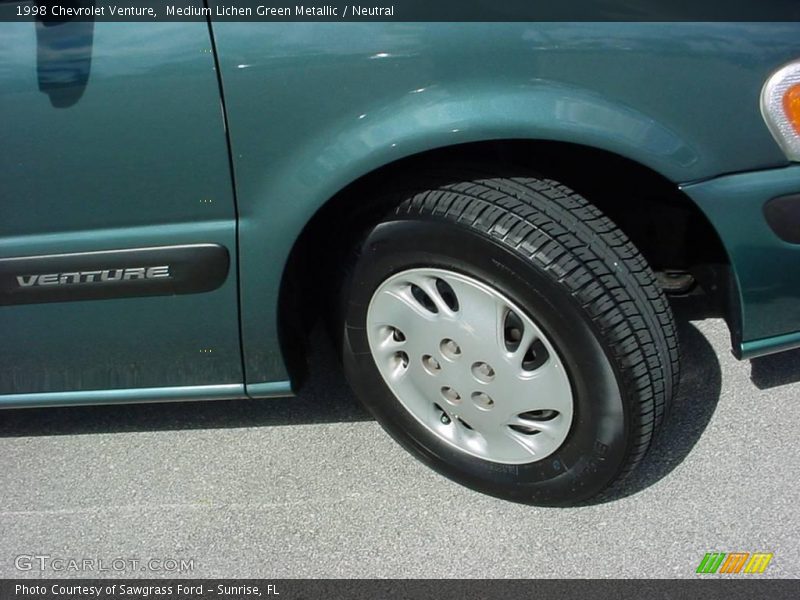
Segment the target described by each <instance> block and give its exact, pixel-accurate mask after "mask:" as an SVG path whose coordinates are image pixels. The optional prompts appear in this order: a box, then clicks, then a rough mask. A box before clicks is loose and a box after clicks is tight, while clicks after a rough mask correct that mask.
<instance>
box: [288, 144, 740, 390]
mask: <svg viewBox="0 0 800 600" xmlns="http://www.w3.org/2000/svg"><path fill="white" fill-rule="evenodd" d="M459 162H468V163H470V164H476V163H479V164H484V165H487V167H491V165H502V166H503V170H504V172H507V171H508V170H509V168H510V167H512V168H514V170H515V171H517V170H518V171H519V173H520V175H531V174H534V175H537V176H541V177H544V178H548V179H554V180H556V181H559V182H561V183H563V184H565V185H567V186H568V187H570V188H572V189H573V190H575V191H576V192H578V193H580V194H581V195H583V196H584V197H586V198H587V199H588V200H589V201H590V202H592V203H593V204H595V205H596V206H597V207H598V208H600V210H602V211H603V212H604V213H605V214H606V215H607V216H608V217H609V218H610V219H611V220H613V221H614V222H615V223H616V224H617V225H618V226H619V228H620V229H621V230H622V231H623V232H624V233H625V234H626V235H627V236H628V237H629V238H630V239H631V241H633V243H634V244H635V245H636V246H637V248H638V249H639V251H640V252H641V253H642V255H643V256H644V257H645V259H647V261H648V263H649V264H650V266H651V267H652V268H653V269H654V270H656V271H669V270H674V271H679V272H688V273H691V274H692V275H693V277H694V278H695V279H696V281H697V282H698V283H699V284H700V286H699V287H698V291H703V292H705V294H704V296H705V298H706V302H705V303H704V307H703V310H704V313H706V314H715V315H722V316H724V317H725V318H726V319H727V320H728V323H729V325H730V326H731V330H732V332H733V335H734V338H735V337H736V331H738V329H739V327H738V310H737V307H736V304H735V300H734V298H735V297H736V295H735V294H733V293H732V283H731V281H732V279H731V277H730V275H729V267H730V265H729V259H728V256H727V253H726V252H725V249H724V247H723V245H722V243H721V241H720V239H719V236H718V235H717V233H716V231H715V230H714V228H713V227H712V225H711V224H710V223H709V221H708V219H707V218H706V217H705V215H704V214H703V213H702V212H701V211H700V209H699V208H698V207H697V206H696V205H695V204H694V202H692V200H691V199H689V198H688V197H687V196H686V195H685V194H684V193H683V192H681V190H680V189H679V188H678V186H677V185H676V184H674V183H672V182H671V181H669V180H668V179H666V178H665V177H663V176H662V175H660V174H658V173H656V172H655V171H653V170H651V169H649V168H647V167H645V166H642V165H641V164H639V163H637V162H635V161H632V160H630V159H627V158H624V157H622V156H619V155H616V154H613V153H610V152H606V151H604V150H599V149H595V148H590V147H586V146H579V145H575V144H569V143H564V142H551V141H523V140H504V141H490V142H480V143H472V144H463V145H459V146H452V147H447V148H442V149H437V150H431V151H428V152H423V153H420V154H416V155H413V156H411V157H407V158H404V159H401V160H398V161H396V162H393V163H391V164H389V165H386V166H383V167H380V168H378V169H376V170H375V171H373V172H371V173H369V174H367V175H365V176H363V177H361V178H359V179H358V180H356V181H354V182H353V183H351V184H350V185H348V186H347V187H346V188H344V189H343V190H341V191H340V192H339V193H337V194H336V195H335V196H333V197H332V198H331V199H330V200H328V202H326V203H325V204H324V205H323V206H322V207H321V208H320V209H319V210H318V211H317V213H316V214H315V215H314V216H313V218H312V219H311V220H310V221H309V222H308V224H307V225H306V227H305V228H304V230H303V232H302V233H301V235H300V236H299V237H298V239H297V241H296V242H295V245H294V247H293V249H292V252H291V254H290V257H289V261H288V263H287V266H286V269H285V271H284V275H283V280H282V283H281V291H280V302H279V314H280V319H279V332H280V339H281V346H282V350H283V354H284V357H285V358H286V362H287V367H288V368H289V372H290V375H291V377H292V380H293V381H294V382H295V383H296V384H297V383H298V382H299V381H301V380H302V379H303V377H304V374H305V370H306V366H305V356H306V350H305V343H304V342H300V341H301V340H303V339H304V338H305V335H304V332H305V333H306V334H307V332H308V331H309V328H310V324H309V323H307V322H303V316H302V315H309V314H325V313H326V312H327V313H329V315H330V316H332V314H331V313H332V312H333V311H335V310H336V305H337V299H336V298H335V296H336V294H337V291H338V289H339V285H340V283H341V278H342V277H343V275H344V274H343V272H342V269H343V267H342V265H344V264H348V263H349V262H350V260H349V258H350V255H351V254H352V253H353V252H354V251H355V249H356V248H357V246H358V241H359V239H361V237H362V236H363V235H364V234H365V232H366V231H367V230H368V229H369V228H370V226H371V225H374V224H375V223H377V222H378V221H379V220H380V219H381V218H382V217H383V216H384V215H385V214H387V212H388V211H389V210H391V208H392V207H393V206H392V205H393V204H394V201H393V200H392V198H391V191H392V190H395V189H397V184H399V183H401V182H406V187H407V182H408V181H409V179H412V178H413V177H414V176H415V174H417V173H419V172H420V171H422V170H424V169H425V168H426V167H430V166H431V165H433V164H438V165H441V164H442V163H447V164H458V163H459ZM312 283H313V284H314V285H313V286H311V284H312ZM320 284H322V286H321V285H320ZM320 289H323V290H324V292H323V293H320Z"/></svg>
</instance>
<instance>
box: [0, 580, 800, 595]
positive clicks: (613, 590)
mask: <svg viewBox="0 0 800 600" xmlns="http://www.w3.org/2000/svg"><path fill="white" fill-rule="evenodd" d="M745 577H747V578H745ZM756 577H757V576H755V577H754V576H742V577H737V578H727V577H726V578H722V577H716V576H711V577H710V578H709V579H705V580H668V579H655V580H559V579H549V580H519V579H517V580H419V579H412V580H397V579H386V580H375V579H372V580H346V579H321V580H304V579H275V580H269V579H237V580H222V579H195V580H192V579H172V580H168V579H164V580H159V579H127V580H111V579H95V580H89V579H73V580H55V579H53V580H46V579H44V580H41V579H40V580H33V579H18V580H8V579H7V580H2V581H0V600H256V599H276V600H318V599H319V600H338V599H340V598H341V599H352V600H473V599H474V600H479V599H480V600H491V599H494V598H497V599H498V600H500V599H502V600H506V599H514V600H517V599H520V600H521V599H526V598H531V599H533V598H535V599H536V600H545V599H547V598H558V599H559V600H560V599H566V598H580V599H581V600H601V599H603V600H605V599H607V598H614V599H615V600H634V599H636V600H638V599H640V598H658V599H660V600H683V599H686V600H695V599H696V598H701V597H702V598H703V600H715V599H717V598H719V599H726V600H740V599H741V600H752V599H753V598H770V600H778V599H782V598H790V597H792V598H794V597H796V590H795V588H796V586H797V583H796V582H795V581H791V580H769V579H757V578H756Z"/></svg>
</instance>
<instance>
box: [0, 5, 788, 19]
mask: <svg viewBox="0 0 800 600" xmlns="http://www.w3.org/2000/svg"><path fill="white" fill-rule="evenodd" d="M364 2H365V3H364V4H360V3H355V4H353V3H349V4H348V3H345V2H343V1H342V2H338V3H337V1H336V0H310V1H297V2H295V1H294V0H208V1H207V2H204V1H202V0H166V1H165V0H0V21H15V20H37V19H38V20H42V21H45V22H47V21H51V22H52V21H59V20H79V21H82V20H94V21H145V22H159V21H203V20H207V19H210V20H212V21H213V20H217V21H332V22H335V21H397V22H408V21H450V22H458V21H465V22H466V21H494V22H500V21H505V22H510V21H800V1H798V0H364Z"/></svg>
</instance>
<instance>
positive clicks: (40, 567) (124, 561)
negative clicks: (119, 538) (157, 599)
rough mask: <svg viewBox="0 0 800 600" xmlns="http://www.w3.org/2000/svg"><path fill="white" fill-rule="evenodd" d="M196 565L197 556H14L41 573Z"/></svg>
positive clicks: (18, 564) (171, 569) (183, 569)
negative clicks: (195, 558) (195, 557)
mask: <svg viewBox="0 0 800 600" xmlns="http://www.w3.org/2000/svg"><path fill="white" fill-rule="evenodd" d="M194 567H195V562H194V559H193V558H136V557H127V556H115V557H113V558H98V557H81V558H76V557H71V556H70V557H68V556H51V555H49V554H20V555H18V556H17V557H15V558H14V568H16V569H17V571H35V572H41V573H44V572H54V573H109V572H110V573H131V572H140V573H141V572H149V573H191V572H192V571H194Z"/></svg>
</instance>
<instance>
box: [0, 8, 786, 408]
mask: <svg viewBox="0 0 800 600" xmlns="http://www.w3.org/2000/svg"><path fill="white" fill-rule="evenodd" d="M212 4H213V2H212ZM13 9H14V4H13V3H12V4H7V3H6V4H2V3H0V11H8V10H13ZM70 28H72V29H70ZM46 29H47V31H45V30H44V29H43V28H42V27H41V25H38V26H37V25H34V24H32V23H20V22H16V23H14V22H4V23H0V112H1V114H2V115H3V120H2V121H0V139H2V142H3V156H2V160H0V181H2V186H0V211H2V214H0V217H1V218H0V256H3V257H8V256H22V255H37V254H48V253H53V252H82V251H92V250H103V249H116V248H126V247H137V246H138V247H143V246H155V245H165V244H181V243H186V244H189V243H218V244H222V245H224V246H226V247H227V248H228V250H229V251H230V253H231V260H232V269H231V275H229V277H228V280H227V281H226V283H225V284H224V285H223V286H222V287H221V288H219V289H217V290H215V291H213V292H209V293H203V294H196V295H189V296H176V297H152V298H136V299H134V298H125V299H115V300H97V301H81V302H71V303H68V304H50V305H26V306H14V307H2V308H0V331H2V335H3V342H4V343H3V344H2V345H0V406H11V405H15V406H16V405H24V404H39V405H52V404H54V403H56V404H62V403H67V404H70V403H92V402H105V401H110V402H117V401H120V402H125V401H142V400H145V401H146V400H155V399H185V398H187V397H192V396H196V397H198V398H200V397H203V398H208V397H221V396H225V397H229V396H234V397H245V395H248V396H249V397H272V396H276V395H288V394H291V391H292V390H291V385H290V383H289V382H288V381H287V379H288V375H287V370H286V367H285V365H284V358H283V356H282V353H281V350H280V347H279V344H278V333H277V331H278V319H279V315H278V295H279V291H280V285H281V278H282V275H283V270H284V267H285V264H286V260H287V257H288V255H289V253H290V251H291V248H292V246H293V244H294V243H295V241H296V240H297V238H298V236H299V234H300V232H301V231H302V229H303V227H304V226H305V225H306V224H307V222H308V221H309V219H311V218H312V216H313V215H314V214H315V213H316V212H317V211H318V210H319V208H320V207H321V206H323V205H324V204H325V203H326V202H327V201H328V200H329V199H330V198H331V197H333V196H334V195H335V194H336V193H337V192H339V191H340V190H341V189H343V188H344V187H346V186H347V185H348V184H350V183H352V182H354V181H356V180H357V179H359V178H360V177H362V176H364V175H366V174H368V173H370V172H371V171H373V170H375V169H377V168H379V167H382V166H385V165H387V164H390V163H392V162H394V161H396V160H399V159H401V158H403V157H407V156H410V155H414V154H417V153H421V152H424V151H427V150H431V149H436V148H443V147H447V146H452V145H457V144H463V143H466V142H479V141H488V140H501V139H533V140H554V141H567V142H571V143H575V144H581V145H585V146H590V147H595V148H600V149H603V150H606V151H608V152H611V153H615V154H618V155H621V156H625V157H628V158H630V159H632V160H634V161H636V162H638V163H640V164H643V165H645V166H647V167H649V168H651V169H653V170H654V171H656V172H658V173H660V174H662V175H663V176H664V177H666V178H668V179H670V180H671V181H673V182H675V183H676V184H678V183H684V184H685V185H684V186H683V189H684V191H685V192H686V193H687V194H688V195H689V196H690V197H691V198H693V199H694V200H695V201H696V202H697V203H698V205H699V206H700V207H701V209H702V210H703V211H704V212H705V213H706V215H708V217H709V219H710V220H711V222H712V223H713V225H714V226H715V227H716V228H717V230H718V232H719V233H720V236H721V237H722V239H723V242H724V244H725V247H726V249H727V251H728V253H729V255H730V257H731V259H732V262H733V268H734V275H735V277H736V280H737V282H738V284H739V288H740V290H739V294H740V300H741V304H742V310H743V318H742V322H743V328H744V329H743V333H744V337H743V344H742V347H741V348H739V349H737V350H740V351H741V353H742V354H743V355H744V356H749V355H754V354H757V353H761V352H764V351H770V350H777V349H784V348H785V347H790V346H793V345H794V344H795V342H796V341H797V337H798V335H800V334H795V333H788V334H787V332H795V331H798V330H800V309H798V308H797V307H798V306H800V303H798V299H800V298H799V296H800V254H798V253H800V246H792V245H790V244H786V243H784V242H782V241H780V240H778V239H777V237H776V236H775V235H774V234H773V233H772V232H771V231H770V230H769V228H768V227H767V225H766V223H765V222H764V220H763V217H762V215H761V207H762V205H763V202H764V201H766V200H767V199H769V198H771V197H773V196H774V195H778V194H783V193H792V192H798V191H800V166H793V167H786V165H787V161H786V159H785V157H784V156H783V154H782V153H781V151H780V149H779V148H778V146H777V145H776V144H775V142H774V140H773V139H772V137H771V136H770V134H769V132H768V130H767V128H766V126H765V125H764V123H763V121H762V119H761V115H760V113H759V108H758V99H759V94H760V90H761V86H762V84H763V82H764V81H765V80H766V78H767V77H768V75H769V74H770V73H771V72H772V71H773V70H774V69H776V68H777V67H779V66H781V65H782V64H784V63H786V62H788V61H789V60H792V59H795V58H797V57H798V56H800V44H798V41H797V40H798V39H800V25H798V24H797V23H772V24H768V23H750V24H747V23H732V24H725V23H711V24H709V23H704V24H699V23H624V24H620V23H511V24H502V23H492V24H482V23H438V24H437V23H313V22H301V23H232V22H219V23H214V24H213V28H212V29H213V35H214V41H215V44H216V48H217V52H218V56H217V59H218V61H219V66H220V72H219V73H218V72H217V69H216V66H215V61H214V55H213V54H212V44H211V39H210V38H209V29H208V27H207V24H206V23H201V22H194V23H159V24H149V23H95V24H93V26H92V27H87V26H86V25H85V24H83V25H80V24H71V25H70V24H69V23H65V24H60V25H57V26H54V27H50V28H46ZM59 32H60V33H59ZM37 43H38V44H39V46H37ZM43 43H45V47H44V50H45V51H44V52H43V53H42V52H39V51H41V50H42V44H43ZM48 44H49V45H48ZM65 49H66V50H67V51H68V52H67V54H62V55H59V54H58V51H59V50H62V51H63V50H65ZM37 52H39V54H38V56H39V59H38V60H39V62H37ZM218 75H219V76H220V77H221V79H222V84H223V85H222V91H223V92H224V99H225V104H226V109H227V119H228V126H229V129H228V131H227V133H228V135H229V136H230V141H231V154H230V155H229V153H228V148H227V144H226V131H225V121H224V118H223V117H224V116H223V115H222V113H221V110H220V101H221V98H220V87H219V80H218ZM63 78H66V80H67V81H69V84H68V85H65V86H64V85H62V84H63V82H64V81H65V80H64V79H63ZM229 158H230V159H231V160H232V162H233V169H234V176H235V184H236V190H237V196H238V201H239V202H238V207H237V206H235V205H234V196H233V185H232V184H233V183H234V182H232V181H231V179H230V171H229V162H228V161H229ZM784 167H785V168H784ZM743 171H750V173H747V174H742V175H729V176H725V174H726V173H732V172H743ZM698 182H699V183H698ZM363 201H364V202H369V201H370V199H369V198H364V199H363ZM620 201H621V202H625V201H628V200H627V199H625V198H621V199H620ZM237 208H238V215H239V222H238V239H237V221H236V216H237ZM237 246H238V247H237ZM237 261H239V262H238V267H239V270H238V271H239V273H240V274H241V278H242V279H241V281H239V282H237V280H236V272H237V270H236V269H235V268H233V266H236V265H237ZM237 284H238V288H237ZM237 303H238V304H237ZM237 309H240V311H241V312H240V313H239V312H237ZM239 319H240V320H241V322H240V321H239ZM240 327H241V340H240ZM240 341H241V347H240ZM242 350H243V352H244V355H243V356H242ZM243 367H244V368H243Z"/></svg>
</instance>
